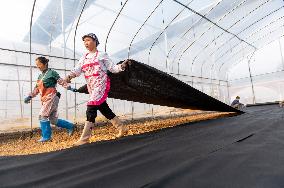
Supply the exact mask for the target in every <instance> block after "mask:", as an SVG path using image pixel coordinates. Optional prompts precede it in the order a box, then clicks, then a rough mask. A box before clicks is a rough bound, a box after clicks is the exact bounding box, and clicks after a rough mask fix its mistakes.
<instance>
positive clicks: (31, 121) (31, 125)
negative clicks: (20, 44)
mask: <svg viewBox="0 0 284 188" xmlns="http://www.w3.org/2000/svg"><path fill="white" fill-rule="evenodd" d="M35 4H36V0H34V3H33V8H32V14H31V19H30V40H29V43H30V87H31V88H30V91H31V92H32V91H33V70H32V53H31V52H32V25H33V16H34V9H35ZM30 111H31V114H30V119H31V120H30V127H31V133H30V136H31V137H32V136H33V102H32V101H31V105H30Z"/></svg>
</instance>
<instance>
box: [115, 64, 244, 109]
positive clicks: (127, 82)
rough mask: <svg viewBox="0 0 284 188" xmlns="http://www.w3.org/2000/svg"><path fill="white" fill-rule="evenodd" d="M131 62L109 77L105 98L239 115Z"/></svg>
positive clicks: (164, 74) (185, 85)
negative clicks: (123, 69)
mask: <svg viewBox="0 0 284 188" xmlns="http://www.w3.org/2000/svg"><path fill="white" fill-rule="evenodd" d="M131 62H132V64H131V65H130V66H129V67H128V68H127V69H126V70H125V71H123V72H120V73H118V74H110V79H111V90H110V93H109V97H111V98H115V99H122V100H128V101H135V102H141V103H148V104H155V105H161V106H170V107H176V108H190V109H197V110H207V111H222V112H239V111H238V110H236V109H234V108H232V107H230V106H228V105H226V104H225V103H223V102H220V101H218V100H216V99H214V98H213V97H211V96H209V95H207V94H205V93H203V92H201V91H199V90H197V89H195V88H193V87H191V86H190V85H188V84H186V83H184V82H182V81H180V80H178V79H176V78H175V77H173V76H171V75H169V74H167V73H164V72H162V71H160V70H158V69H155V68H153V67H151V66H148V65H146V64H143V63H140V62H137V61H134V60H131Z"/></svg>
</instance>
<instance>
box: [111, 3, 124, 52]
mask: <svg viewBox="0 0 284 188" xmlns="http://www.w3.org/2000/svg"><path fill="white" fill-rule="evenodd" d="M127 2H128V0H126V1H125V2H124V4H123V6H122V7H121V9H120V11H119V12H118V14H117V16H116V18H115V20H114V21H113V23H112V25H111V27H110V29H109V31H108V34H107V37H106V41H105V52H106V51H107V41H108V37H109V35H110V32H111V30H112V28H113V26H114V24H115V22H116V20H117V19H118V17H119V15H120V13H121V12H122V10H123V8H124V6H125V5H126V3H127Z"/></svg>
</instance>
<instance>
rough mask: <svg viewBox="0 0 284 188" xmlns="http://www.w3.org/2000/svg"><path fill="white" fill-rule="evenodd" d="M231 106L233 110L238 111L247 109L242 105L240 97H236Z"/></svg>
mask: <svg viewBox="0 0 284 188" xmlns="http://www.w3.org/2000/svg"><path fill="white" fill-rule="evenodd" d="M231 106H232V107H233V108H236V109H238V110H240V109H242V108H244V107H245V105H244V104H243V103H240V97H239V96H236V99H235V100H234V101H233V102H232V104H231Z"/></svg>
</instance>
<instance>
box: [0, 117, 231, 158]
mask: <svg viewBox="0 0 284 188" xmlns="http://www.w3.org/2000/svg"><path fill="white" fill-rule="evenodd" d="M233 115H235V113H227V112H226V113H224V112H223V113H220V112H194V113H193V112H184V113H181V114H172V115H167V116H159V117H154V118H139V119H135V120H124V123H125V125H126V126H128V127H129V132H128V134H127V135H126V136H128V135H136V134H143V133H146V132H150V131H155V130H158V129H163V128H168V127H174V126H177V125H180V124H183V123H189V122H196V121H201V120H208V119H216V118H220V117H226V116H233ZM82 129H83V126H82V125H77V127H76V130H75V132H74V134H73V135H72V136H71V137H69V136H68V134H67V132H66V130H63V129H59V128H53V132H52V141H49V142H45V143H39V142H37V140H39V139H40V130H39V129H35V130H34V133H33V136H32V137H31V136H30V135H31V133H30V132H28V131H23V132H14V133H6V134H0V156H9V155H27V154H36V153H44V152H50V151H56V150H62V149H66V148H70V147H73V143H74V142H76V141H77V140H78V139H79V137H80V133H81V131H82ZM115 135H116V129H115V128H114V127H113V126H111V125H110V123H107V122H101V123H99V126H97V127H96V128H95V129H94V131H93V136H92V137H91V139H90V142H97V141H102V140H112V139H115Z"/></svg>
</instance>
